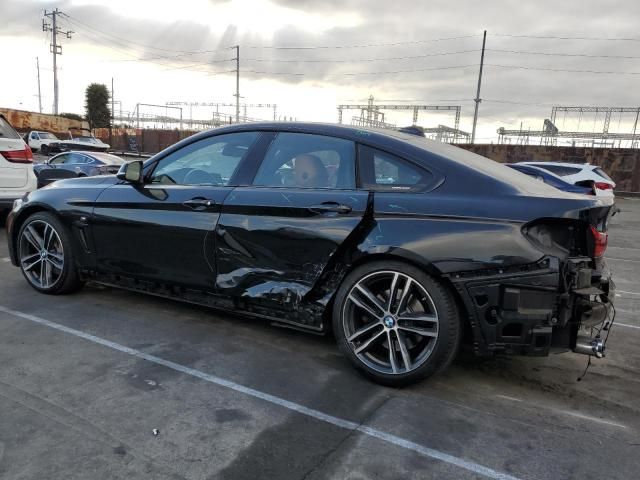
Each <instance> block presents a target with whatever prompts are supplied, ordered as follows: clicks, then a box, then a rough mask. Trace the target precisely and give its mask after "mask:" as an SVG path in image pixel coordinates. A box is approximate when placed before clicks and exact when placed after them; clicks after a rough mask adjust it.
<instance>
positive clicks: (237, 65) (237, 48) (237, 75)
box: [233, 45, 240, 123]
mask: <svg viewBox="0 0 640 480" xmlns="http://www.w3.org/2000/svg"><path fill="white" fill-rule="evenodd" d="M233 48H235V49H236V95H235V97H236V123H240V45H236V46H235V47H233Z"/></svg>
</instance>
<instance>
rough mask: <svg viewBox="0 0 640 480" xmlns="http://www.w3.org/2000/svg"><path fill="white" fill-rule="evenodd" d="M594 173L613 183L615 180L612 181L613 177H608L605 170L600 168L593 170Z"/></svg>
mask: <svg viewBox="0 0 640 480" xmlns="http://www.w3.org/2000/svg"><path fill="white" fill-rule="evenodd" d="M593 171H594V172H595V173H596V174H598V175H600V176H601V177H602V178H604V179H605V180H609V181H613V180H612V179H611V177H610V176H609V175H607V174H606V173H605V172H604V170H602V169H601V168H600V167H598V168H594V169H593Z"/></svg>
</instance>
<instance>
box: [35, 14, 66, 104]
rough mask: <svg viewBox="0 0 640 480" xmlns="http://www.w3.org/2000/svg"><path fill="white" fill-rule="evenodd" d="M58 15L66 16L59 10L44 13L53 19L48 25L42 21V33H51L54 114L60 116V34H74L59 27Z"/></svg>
mask: <svg viewBox="0 0 640 480" xmlns="http://www.w3.org/2000/svg"><path fill="white" fill-rule="evenodd" d="M58 15H64V13H62V12H61V11H60V10H58V8H56V9H55V10H52V11H50V12H47V11H46V10H45V11H44V16H45V17H49V18H51V23H50V24H49V23H47V22H46V20H45V19H44V18H43V19H42V31H43V32H51V44H50V46H49V48H50V50H51V53H52V54H53V114H54V115H57V114H58V68H57V58H56V57H57V56H58V55H62V45H58V34H61V35H65V36H66V37H67V38H71V34H72V33H73V32H72V31H71V30H68V31H66V32H63V31H62V30H60V28H59V27H58Z"/></svg>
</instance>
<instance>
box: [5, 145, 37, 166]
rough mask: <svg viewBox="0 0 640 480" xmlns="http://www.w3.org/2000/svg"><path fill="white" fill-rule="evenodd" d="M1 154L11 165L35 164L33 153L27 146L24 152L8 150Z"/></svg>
mask: <svg viewBox="0 0 640 480" xmlns="http://www.w3.org/2000/svg"><path fill="white" fill-rule="evenodd" d="M0 153H2V156H3V157H4V158H6V159H7V161H8V162H11V163H33V152H32V151H31V148H29V146H28V145H25V147H24V149H23V150H8V151H6V152H0Z"/></svg>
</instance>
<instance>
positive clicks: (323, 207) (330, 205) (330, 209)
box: [309, 202, 352, 215]
mask: <svg viewBox="0 0 640 480" xmlns="http://www.w3.org/2000/svg"><path fill="white" fill-rule="evenodd" d="M309 210H311V211H312V212H315V213H339V214H341V215H344V214H347V213H351V210H352V208H351V207H350V206H349V205H344V204H342V203H338V202H322V203H321V204H319V205H312V206H311V207H309Z"/></svg>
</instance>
